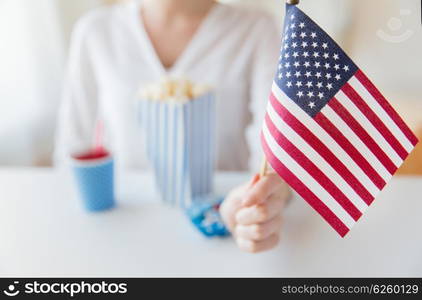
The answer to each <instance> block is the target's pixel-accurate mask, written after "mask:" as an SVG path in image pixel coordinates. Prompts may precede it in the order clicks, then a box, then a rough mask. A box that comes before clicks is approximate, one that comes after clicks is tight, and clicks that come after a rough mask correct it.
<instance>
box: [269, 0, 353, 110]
mask: <svg viewBox="0 0 422 300" xmlns="http://www.w3.org/2000/svg"><path fill="white" fill-rule="evenodd" d="M357 70H358V67H357V66H356V65H355V64H354V63H353V61H352V60H351V59H350V58H349V57H348V56H347V54H346V53H344V51H343V50H342V49H341V48H340V47H339V46H338V45H337V43H336V42H335V41H334V40H333V39H332V38H331V37H330V36H329V35H328V34H326V33H325V32H324V31H323V30H322V29H321V28H320V27H319V26H318V25H317V24H316V23H315V22H314V21H312V20H311V19H310V18H309V17H308V16H307V15H305V14H304V13H303V12H302V11H301V10H299V9H295V6H291V7H290V8H288V9H287V14H286V19H285V23H284V37H283V44H282V48H281V53H280V60H279V65H278V72H277V76H276V82H277V84H278V86H279V87H280V88H281V89H282V90H283V91H284V92H285V93H286V95H288V96H289V97H290V99H292V100H293V101H295V102H296V103H297V104H298V105H299V106H300V107H301V108H302V109H303V110H304V111H305V112H306V113H307V114H309V115H310V116H311V117H313V116H315V115H316V114H317V113H318V112H319V111H320V110H321V109H322V108H323V107H324V106H325V104H327V102H328V101H329V100H330V99H331V98H332V97H334V95H335V94H336V93H337V92H338V91H339V90H340V88H341V87H342V86H343V85H344V84H345V83H346V82H347V81H348V80H349V79H350V78H351V77H352V76H353V75H354V73H355V72H356V71H357Z"/></svg>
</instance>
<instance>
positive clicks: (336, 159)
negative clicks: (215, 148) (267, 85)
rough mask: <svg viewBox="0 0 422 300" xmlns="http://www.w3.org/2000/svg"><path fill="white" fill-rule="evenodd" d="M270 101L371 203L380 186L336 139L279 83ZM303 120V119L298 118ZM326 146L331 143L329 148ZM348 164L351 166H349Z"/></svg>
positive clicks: (352, 186) (353, 187)
mask: <svg viewBox="0 0 422 300" xmlns="http://www.w3.org/2000/svg"><path fill="white" fill-rule="evenodd" d="M270 103H271V105H272V106H273V108H274V110H275V111H277V113H278V114H279V116H280V117H281V118H282V119H284V120H285V121H286V123H288V124H289V126H290V127H291V128H292V129H294V130H295V131H296V132H297V133H298V134H299V135H300V136H301V137H302V138H303V139H304V140H305V141H306V142H307V143H308V144H309V145H310V146H311V147H312V148H313V149H314V150H315V151H316V152H318V153H319V154H320V155H321V157H322V158H323V159H324V160H325V161H326V162H327V163H329V164H330V165H331V166H332V167H333V169H334V170H335V171H336V172H337V173H338V174H339V175H340V176H341V177H342V178H343V179H344V180H345V181H346V182H348V184H349V185H350V187H351V188H352V189H354V190H355V192H356V193H357V194H358V195H359V196H360V197H361V198H362V199H363V200H364V201H365V202H366V203H371V202H372V200H373V199H374V197H375V196H374V195H375V194H376V193H377V192H378V191H379V190H378V188H377V187H376V186H375V185H374V184H373V183H372V181H370V180H367V178H368V177H367V175H366V174H365V172H363V171H362V169H361V168H360V167H359V166H358V165H357V164H356V162H355V161H354V160H353V159H352V158H351V157H350V156H349V155H348V154H347V153H346V152H345V151H344V149H343V148H341V147H340V146H339V145H338V144H337V142H336V141H335V140H333V139H332V138H331V136H330V135H329V134H328V133H327V132H326V131H325V130H321V127H320V126H319V125H318V124H317V123H316V122H315V120H314V119H312V118H311V117H310V116H308V115H307V114H306V113H304V112H303V111H302V110H301V109H300V107H298V106H297V105H296V104H295V103H294V102H292V101H291V100H290V99H289V98H288V97H287V95H285V94H284V92H283V91H282V90H280V89H279V88H278V86H277V85H273V95H271V96H270ZM299 120H300V121H299ZM327 145H330V149H329V148H328V146H327ZM346 165H348V166H349V167H348V168H347V167H346Z"/></svg>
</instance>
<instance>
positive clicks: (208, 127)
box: [139, 84, 215, 208]
mask: <svg viewBox="0 0 422 300" xmlns="http://www.w3.org/2000/svg"><path fill="white" fill-rule="evenodd" d="M175 85H177V84H175ZM175 89H177V88H175ZM164 90H166V89H165V88H164ZM155 91H156V93H154V92H153V93H151V92H150V93H146V94H145V93H143V95H142V101H140V102H139V104H140V105H139V109H140V111H139V116H140V123H141V125H142V128H143V131H144V136H145V145H146V150H147V151H146V153H147V156H148V158H149V161H150V163H151V165H152V168H153V170H154V175H155V181H156V185H157V188H158V191H159V192H160V194H161V196H162V199H163V201H164V202H165V203H168V204H170V205H177V206H180V207H182V208H186V207H189V206H190V205H191V203H192V201H193V199H200V198H201V197H203V196H206V195H209V194H211V193H212V191H213V173H214V143H215V141H214V126H215V112H214V95H213V93H212V92H209V91H208V92H205V91H203V92H202V93H193V92H191V93H189V92H187V91H183V92H182V93H176V92H173V93H170V94H168V93H163V87H158V88H157V89H156V90H155Z"/></svg>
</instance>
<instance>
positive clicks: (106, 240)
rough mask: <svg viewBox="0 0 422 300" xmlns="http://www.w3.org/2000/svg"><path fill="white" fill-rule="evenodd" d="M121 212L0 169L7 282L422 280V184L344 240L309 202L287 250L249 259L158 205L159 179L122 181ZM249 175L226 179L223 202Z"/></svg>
mask: <svg viewBox="0 0 422 300" xmlns="http://www.w3.org/2000/svg"><path fill="white" fill-rule="evenodd" d="M119 178H120V181H121V182H122V183H120V184H119V185H118V186H119V191H118V201H119V207H118V209H115V210H113V211H110V212H107V213H101V214H95V215H92V214H87V213H85V212H84V211H83V210H82V208H81V205H80V202H79V199H78V198H77V196H76V193H75V190H74V186H73V181H72V180H71V178H70V177H69V174H66V173H63V172H57V171H53V170H50V169H0V195H1V197H0V237H1V240H0V276H11V277H19V276H78V277H79V276H103V277H110V276H129V277H131V276H299V277H305V276H306V277H307V276H422V218H421V217H420V216H421V212H422V201H421V200H422V197H421V191H420V189H419V188H420V187H421V186H422V178H420V177H419V178H417V177H415V178H410V177H408V178H406V177H401V178H400V177H399V178H395V179H394V180H393V181H392V182H391V183H390V184H389V186H388V187H387V188H386V190H385V191H384V192H383V193H382V195H381V196H380V197H379V198H378V199H377V200H376V201H375V203H374V204H373V206H371V207H370V209H369V210H368V212H367V213H366V215H365V216H364V217H362V219H361V220H360V221H359V222H358V224H357V225H356V226H355V228H354V229H353V230H352V231H351V233H349V235H348V236H347V237H346V238H345V239H342V238H340V237H338V236H337V234H336V233H335V232H334V231H333V230H332V229H331V228H329V226H328V225H327V224H326V223H325V222H324V221H323V220H322V219H321V218H320V217H319V216H318V215H317V214H316V213H315V212H314V211H313V210H312V209H311V208H310V207H309V206H308V205H307V204H306V203H305V202H304V201H303V200H302V199H295V200H294V201H293V202H292V203H291V205H290V206H289V208H288V209H287V211H286V214H285V227H284V230H283V239H282V243H281V245H280V246H279V247H278V248H277V249H275V250H273V251H270V252H267V253H263V254H247V253H242V252H240V251H239V250H238V249H237V248H236V246H235V244H234V243H233V241H232V240H231V239H226V240H219V239H211V240H210V239H207V238H204V237H202V236H201V235H200V234H199V233H198V232H196V230H195V229H194V228H193V227H192V226H191V225H190V223H189V221H188V220H187V219H186V218H185V216H184V215H183V214H182V213H181V212H180V211H179V210H177V209H173V208H169V207H166V206H164V205H162V204H160V203H159V201H158V200H156V196H155V195H154V192H153V189H152V184H151V179H150V176H148V175H147V174H126V176H123V175H122V174H121V175H119ZM245 178H247V175H246V174H243V175H242V174H220V175H219V176H217V187H218V190H219V191H220V192H224V191H227V190H228V189H229V187H230V186H232V185H234V184H237V183H239V182H242V181H243V180H245Z"/></svg>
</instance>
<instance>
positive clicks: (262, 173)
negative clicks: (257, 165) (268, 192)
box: [259, 0, 299, 177]
mask: <svg viewBox="0 0 422 300" xmlns="http://www.w3.org/2000/svg"><path fill="white" fill-rule="evenodd" d="M286 2H287V4H290V5H297V4H299V0H286ZM267 171H268V161H267V158H266V157H265V155H264V158H263V160H262V166H261V171H260V172H259V176H260V177H264V176H265V175H267Z"/></svg>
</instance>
